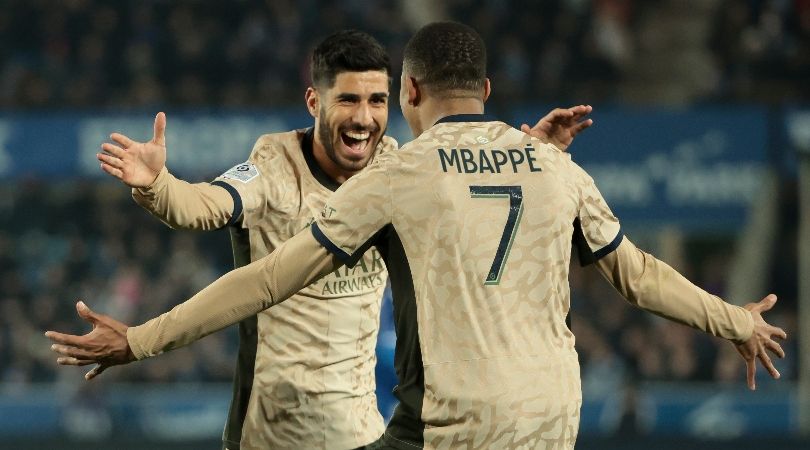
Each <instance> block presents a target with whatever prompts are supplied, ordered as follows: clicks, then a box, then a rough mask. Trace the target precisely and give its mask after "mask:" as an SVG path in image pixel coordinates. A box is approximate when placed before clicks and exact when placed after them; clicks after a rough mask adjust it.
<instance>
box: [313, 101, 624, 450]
mask: <svg viewBox="0 0 810 450" xmlns="http://www.w3.org/2000/svg"><path fill="white" fill-rule="evenodd" d="M485 117H486V116H480V115H462V116H451V117H448V118H445V119H443V120H442V121H440V123H438V124H436V125H435V126H433V127H432V128H431V129H429V130H427V131H426V132H425V133H423V134H422V135H421V136H419V137H418V138H417V139H416V140H414V141H413V142H411V143H409V144H407V145H405V146H403V147H402V148H401V149H400V150H399V151H397V152H391V153H388V154H385V155H381V156H380V157H379V158H377V160H376V161H374V163H373V164H371V165H370V166H369V167H368V168H367V169H366V170H365V171H364V172H363V173H361V174H360V175H358V176H356V177H354V178H352V179H351V180H349V181H347V182H346V183H345V184H344V186H343V187H342V188H341V189H340V190H339V191H338V192H337V193H336V194H335V195H334V196H332V197H331V198H330V199H329V200H328V201H327V203H326V207H325V208H324V210H323V211H322V213H321V216H320V217H319V219H318V220H317V221H316V223H315V224H313V226H312V233H313V234H314V236H315V238H316V239H317V240H319V241H320V242H321V244H322V245H324V246H325V247H327V249H329V250H330V251H331V252H333V253H334V254H335V255H337V256H339V257H340V258H342V259H343V261H344V262H346V263H347V264H349V265H352V264H354V263H355V262H357V261H359V260H360V258H361V255H362V254H363V252H365V251H366V249H367V248H369V247H371V246H375V247H377V248H378V249H379V250H380V252H381V253H382V254H383V256H384V259H385V261H386V265H387V267H388V271H389V275H390V278H391V285H392V289H393V292H394V311H395V315H396V319H395V320H396V326H397V353H396V360H395V364H396V368H397V373H398V376H399V381H400V384H399V386H397V388H396V390H395V394H396V395H397V397H398V398H399V400H400V405H399V406H398V408H397V410H396V412H395V414H394V417H393V418H392V420H391V424H390V425H389V427H388V430H387V432H386V433H387V434H388V435H389V436H391V437H393V438H395V439H399V440H402V441H406V442H409V443H412V444H416V445H424V447H425V448H431V449H451V448H498V449H518V448H572V447H573V445H574V442H575V439H576V434H577V428H578V423H579V409H580V405H581V402H582V400H581V392H580V379H579V366H578V362H577V354H576V351H575V350H574V336H573V335H572V333H571V331H570V330H569V329H568V327H567V326H566V323H565V318H566V315H567V314H568V310H569V306H570V304H569V302H570V295H569V288H568V267H569V260H570V257H571V248H572V247H571V239H572V236H574V235H575V234H576V235H577V236H579V237H580V238H582V239H584V240H583V244H584V245H585V246H586V247H587V248H588V249H589V250H590V252H591V254H592V256H595V257H596V258H599V257H600V256H604V255H606V254H608V253H609V252H611V251H612V250H613V249H614V248H615V247H616V246H618V244H619V242H620V241H621V237H622V234H621V231H620V227H619V222H618V220H617V219H616V218H615V217H614V216H613V214H612V213H611V212H610V209H609V208H608V206H607V205H606V203H605V201H604V200H603V198H602V196H601V195H600V193H599V191H598V190H597V189H596V187H595V186H594V183H593V180H592V179H591V178H590V177H589V176H588V175H587V174H586V173H585V172H584V171H583V170H582V169H580V168H579V167H578V166H577V165H576V164H574V163H573V162H572V161H571V158H570V156H569V155H568V154H567V153H563V152H561V151H559V150H558V149H557V148H555V147H553V146H551V145H546V144H543V143H541V142H540V141H538V140H536V139H533V138H531V137H529V136H528V135H526V134H524V133H522V132H520V131H519V130H516V129H514V128H512V127H510V126H508V125H506V124H504V123H502V122H498V121H491V120H490V119H485ZM575 229H576V233H575Z"/></svg>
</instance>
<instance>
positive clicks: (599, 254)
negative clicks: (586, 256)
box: [593, 228, 624, 261]
mask: <svg viewBox="0 0 810 450" xmlns="http://www.w3.org/2000/svg"><path fill="white" fill-rule="evenodd" d="M623 238H624V233H622V229H621V228H619V232H618V233H616V237H615V238H613V240H612V241H610V244H608V245H606V246H604V247H602V248H600V249H599V250H597V251H595V252H593V257H594V258H596V260H597V261H599V260H600V259H602V258H604V257H605V256H607V255H609V254H610V253H612V252H613V251H614V250H616V249H617V248H618V247H619V244H621V243H622V239H623Z"/></svg>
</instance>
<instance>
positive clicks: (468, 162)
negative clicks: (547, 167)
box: [438, 147, 540, 173]
mask: <svg viewBox="0 0 810 450" xmlns="http://www.w3.org/2000/svg"><path fill="white" fill-rule="evenodd" d="M534 151H535V150H534V148H533V147H525V148H524V149H522V150H519V149H516V148H510V149H508V150H496V149H483V148H482V149H480V150H478V151H477V152H476V151H474V150H470V149H468V148H461V149H455V148H451V149H450V150H445V149H443V148H440V149H438V152H439V161H440V162H441V164H442V170H443V171H444V172H449V171H451V170H452V169H455V170H456V172H458V173H501V171H502V170H504V171H506V170H510V169H511V170H512V172H514V173H517V172H518V167H525V168H527V169H528V170H524V171H528V172H540V167H538V166H537V158H535V157H534V155H533V154H532V153H534Z"/></svg>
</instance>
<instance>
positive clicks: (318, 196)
mask: <svg viewBox="0 0 810 450" xmlns="http://www.w3.org/2000/svg"><path fill="white" fill-rule="evenodd" d="M311 62H312V73H311V75H312V86H310V87H309V88H308V89H307V92H306V104H307V107H308V109H309V111H310V114H311V115H312V117H313V118H314V126H313V127H312V128H308V129H303V130H293V131H290V132H285V133H274V134H267V135H264V136H261V137H260V138H259V139H258V140H257V142H256V144H255V145H254V148H253V151H252V152H251V155H250V157H249V158H248V160H247V161H246V162H245V163H243V164H239V165H237V166H235V167H233V168H232V169H230V170H228V171H226V172H225V173H224V174H222V175H221V176H220V177H218V178H217V179H216V180H215V181H214V182H213V183H210V184H209V183H197V184H189V183H186V182H184V181H182V180H179V179H177V178H175V177H174V176H173V175H171V174H170V173H169V172H168V169H167V168H166V167H165V162H166V147H165V137H164V135H165V127H166V118H165V115H164V114H162V113H160V114H158V116H157V118H156V120H155V134H154V139H153V140H152V141H151V142H147V143H138V142H134V141H132V140H131V139H129V138H127V137H126V136H123V135H120V134H113V135H112V138H113V140H114V141H115V143H116V144H118V145H114V144H104V146H103V149H104V152H103V153H101V154H99V155H98V158H99V160H100V161H101V162H102V169H103V170H104V171H106V172H107V173H109V174H110V175H112V176H114V177H116V178H119V179H120V180H122V181H123V182H124V183H126V184H127V185H129V186H131V187H133V196H134V198H135V200H136V201H137V202H138V204H140V205H141V206H143V207H144V208H145V209H147V210H148V211H149V212H150V213H152V214H154V215H155V216H157V217H158V218H159V219H160V220H162V221H163V222H165V223H166V224H168V225H169V226H171V227H173V228H179V229H198V230H213V229H218V228H223V227H228V228H229V230H230V233H231V238H232V242H233V252H234V258H235V262H236V266H237V267H239V266H243V265H246V264H248V263H250V262H251V261H255V260H258V259H261V258H262V257H264V256H266V255H267V254H269V253H270V252H272V251H273V250H274V249H276V248H277V247H279V246H280V245H281V244H282V243H283V242H284V241H286V240H287V239H289V238H290V237H291V236H292V235H294V234H295V233H296V232H298V231H299V230H301V229H304V228H306V227H307V225H308V224H309V222H310V221H311V218H312V217H313V216H315V215H316V214H317V213H318V212H319V211H320V210H321V209H322V208H323V205H324V203H325V201H326V199H327V198H328V196H329V195H330V194H331V193H332V191H334V190H335V189H337V187H338V186H339V185H340V184H341V183H343V182H344V181H345V180H347V179H348V178H349V177H351V176H353V175H355V174H356V173H357V172H359V171H360V170H361V169H362V168H364V167H365V166H366V165H367V164H368V162H369V161H370V160H372V159H373V158H375V157H376V156H378V155H379V154H381V153H383V152H386V151H390V150H392V149H395V148H396V146H397V145H396V142H395V141H394V140H393V139H390V138H388V137H384V133H385V130H386V127H387V122H388V94H389V87H390V79H391V69H390V62H389V58H388V55H387V53H386V52H385V50H384V49H383V48H382V46H381V45H380V44H379V43H378V42H377V41H376V40H375V39H374V38H373V37H371V36H370V35H368V34H366V33H363V32H360V31H356V30H347V31H341V32H338V33H335V34H333V35H331V36H329V37H327V38H326V39H324V40H323V41H322V42H321V43H319V44H318V46H317V47H316V48H315V49H314V52H313V54H312V61H311ZM589 111H590V108H589V107H584V106H580V107H575V108H571V109H569V110H559V109H558V110H555V111H552V112H551V113H550V114H549V115H548V116H546V117H545V118H544V119H543V120H541V121H540V123H538V125H537V127H536V129H535V132H536V133H538V134H539V135H541V136H545V137H548V138H551V139H552V141H554V142H556V143H557V145H559V146H560V147H561V148H565V147H566V146H567V145H568V144H569V143H570V141H571V139H572V138H573V135H575V134H576V133H577V132H579V131H580V130H582V129H584V128H586V127H587V126H588V125H589V124H590V123H591V122H590V121H585V122H581V123H580V122H579V121H578V119H579V118H580V117H581V116H582V115H583V114H587V113H588V112H589ZM527 128H528V127H527ZM386 277H387V275H386V270H385V267H384V265H383V263H382V259H381V257H380V255H379V253H378V252H377V251H376V250H374V249H372V250H370V251H368V252H366V254H365V257H364V258H363V259H362V260H360V261H359V264H358V266H357V267H355V268H354V269H351V270H349V269H340V270H336V271H334V272H333V273H331V274H329V275H327V276H326V277H324V278H323V279H321V280H320V281H318V282H317V283H315V284H313V285H311V286H308V287H306V288H303V289H301V290H299V292H297V293H295V294H294V295H293V296H292V298H293V301H291V302H287V303H285V304H284V305H280V306H279V307H277V308H273V309H271V310H267V311H262V312H259V313H258V314H257V315H250V316H246V318H245V319H244V320H242V321H241V322H240V324H239V336H240V340H239V353H238V359H237V368H236V374H235V378H234V394H233V400H232V403H231V408H230V411H229V418H228V422H227V424H226V427H225V431H224V434H223V445H224V446H225V447H227V448H228V449H229V450H236V449H239V448H240V447H241V448H242V449H243V450H245V449H254V448H256V449H258V448H262V449H264V448H307V449H317V448H329V449H350V448H356V447H360V446H363V445H366V444H368V443H370V442H372V441H373V440H375V439H377V438H378V437H379V436H380V435H381V434H382V431H383V420H382V417H381V415H380V414H379V412H378V410H377V407H376V398H375V395H374V388H375V383H374V366H375V361H376V359H375V355H374V347H375V343H376V336H377V330H378V328H379V314H380V298H381V296H382V292H383V288H384V285H385V280H386ZM239 292H240V289H235V290H234V291H232V292H231V293H230V294H229V295H228V296H227V298H225V299H223V302H225V303H226V304H227V302H228V301H230V300H231V299H232V298H234V297H237V296H239V295H240V294H239ZM70 362H75V361H70ZM98 373H100V371H92V372H91V373H90V374H89V376H90V377H93V376H95V375H96V374H98Z"/></svg>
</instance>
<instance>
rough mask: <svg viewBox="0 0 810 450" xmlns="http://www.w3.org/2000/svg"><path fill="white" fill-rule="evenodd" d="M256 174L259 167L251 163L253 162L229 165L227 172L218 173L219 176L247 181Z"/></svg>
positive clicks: (257, 174) (256, 175)
mask: <svg viewBox="0 0 810 450" xmlns="http://www.w3.org/2000/svg"><path fill="white" fill-rule="evenodd" d="M258 176H259V168H258V167H256V166H255V165H253V163H250V162H245V163H242V164H238V165H236V166H233V167H231V168H230V169H229V170H228V171H227V172H225V173H223V174H222V175H220V178H227V179H229V180H236V181H241V182H242V183H247V182H249V181H250V180H252V179H254V178H256V177H258Z"/></svg>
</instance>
